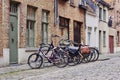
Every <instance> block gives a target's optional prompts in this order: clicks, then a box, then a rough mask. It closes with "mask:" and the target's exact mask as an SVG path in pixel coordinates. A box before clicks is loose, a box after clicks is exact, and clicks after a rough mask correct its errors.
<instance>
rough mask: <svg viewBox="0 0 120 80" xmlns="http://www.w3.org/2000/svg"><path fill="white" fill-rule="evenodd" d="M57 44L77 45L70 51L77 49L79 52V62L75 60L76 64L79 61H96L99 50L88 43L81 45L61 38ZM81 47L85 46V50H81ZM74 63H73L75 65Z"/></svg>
mask: <svg viewBox="0 0 120 80" xmlns="http://www.w3.org/2000/svg"><path fill="white" fill-rule="evenodd" d="M66 43H67V44H66ZM59 44H60V45H62V46H70V45H72V46H76V47H79V48H77V49H71V50H72V51H77V53H79V62H78V61H77V62H76V63H77V64H78V63H81V62H84V63H87V62H90V61H96V60H98V58H99V51H98V50H97V49H96V48H95V47H89V46H88V45H82V44H81V43H76V42H74V41H72V40H68V39H61V40H60V42H59ZM83 47H86V48H85V50H86V51H83V50H82V48H83ZM83 49H84V48H83ZM76 63H75V64H73V65H76Z"/></svg>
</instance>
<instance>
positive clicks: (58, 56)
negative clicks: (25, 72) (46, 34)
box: [28, 35, 68, 69]
mask: <svg viewBox="0 0 120 80" xmlns="http://www.w3.org/2000/svg"><path fill="white" fill-rule="evenodd" d="M54 37H59V36H57V35H52V36H51V44H48V45H46V44H41V45H40V48H39V50H38V52H36V53H33V54H31V55H30V56H29V57H28V65H29V66H30V67H31V68H32V69H37V68H40V67H41V66H42V64H43V58H45V59H47V61H48V62H50V63H53V64H54V65H55V66H57V67H59V68H62V67H65V66H66V65H67V63H68V57H67V55H66V54H64V53H63V52H62V50H61V48H60V47H58V46H57V47H54V45H53V40H52V39H53V38H54ZM48 55H49V56H48Z"/></svg>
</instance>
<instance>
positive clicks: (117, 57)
mask: <svg viewBox="0 0 120 80" xmlns="http://www.w3.org/2000/svg"><path fill="white" fill-rule="evenodd" d="M18 67H19V66H13V67H11V69H13V70H15V71H9V67H6V68H5V67H4V68H0V80H120V54H111V55H110V54H109V55H104V56H102V58H101V56H100V58H99V60H98V61H96V62H90V63H86V64H83V63H82V64H79V65H77V66H67V67H65V68H57V67H55V66H51V67H44V68H42V69H30V68H29V66H28V65H26V68H25V66H24V65H23V67H24V68H23V67H22V68H23V69H21V70H19V69H18V70H17V68H18ZM5 71H6V72H5Z"/></svg>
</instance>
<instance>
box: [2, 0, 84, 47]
mask: <svg viewBox="0 0 120 80" xmlns="http://www.w3.org/2000/svg"><path fill="white" fill-rule="evenodd" d="M12 1H16V2H20V4H19V12H18V28H19V33H18V34H19V47H20V48H25V47H26V20H27V5H30V6H34V7H37V10H36V28H35V29H36V33H35V39H36V41H35V42H36V46H39V44H40V43H41V20H42V18H41V16H42V10H43V9H45V10H48V11H49V12H50V13H49V29H48V37H49V41H50V37H51V34H58V35H59V34H60V33H59V32H60V29H59V24H57V26H56V27H54V0H12ZM59 1H60V0H59ZM4 4H5V5H4V13H5V14H4V18H3V24H4V25H3V36H4V37H3V39H4V42H3V43H4V45H3V47H4V48H8V47H9V0H6V1H4ZM59 15H60V16H63V17H66V18H69V19H70V20H71V21H70V39H73V35H74V34H73V21H74V20H76V21H79V22H82V23H83V24H82V32H81V33H82V39H83V41H85V34H84V27H85V26H84V16H85V11H84V10H83V9H82V8H78V1H77V0H75V7H71V6H70V3H69V1H68V2H66V3H65V4H61V5H60V4H59Z"/></svg>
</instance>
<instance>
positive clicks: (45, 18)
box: [41, 10, 49, 44]
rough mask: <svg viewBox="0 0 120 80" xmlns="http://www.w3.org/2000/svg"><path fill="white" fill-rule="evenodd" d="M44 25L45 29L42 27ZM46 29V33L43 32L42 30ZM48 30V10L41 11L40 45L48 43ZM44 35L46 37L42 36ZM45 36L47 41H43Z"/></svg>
mask: <svg viewBox="0 0 120 80" xmlns="http://www.w3.org/2000/svg"><path fill="white" fill-rule="evenodd" d="M44 25H46V27H44ZM45 28H46V33H45V32H44V29H45ZM48 28H49V11H48V10H42V27H41V34H42V43H46V44H47V43H48ZM44 33H45V34H46V35H44ZM45 36H46V38H47V39H45Z"/></svg>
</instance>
